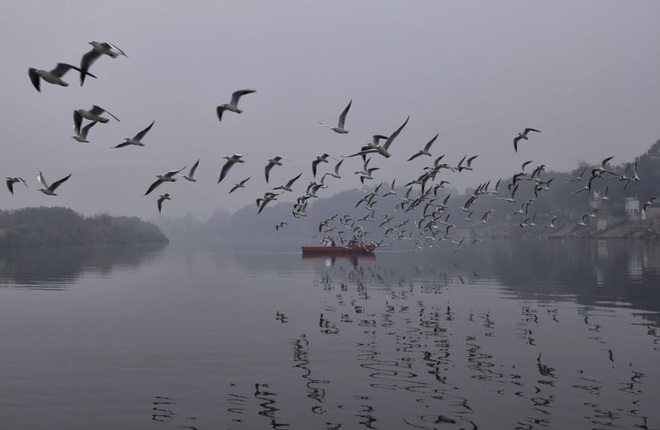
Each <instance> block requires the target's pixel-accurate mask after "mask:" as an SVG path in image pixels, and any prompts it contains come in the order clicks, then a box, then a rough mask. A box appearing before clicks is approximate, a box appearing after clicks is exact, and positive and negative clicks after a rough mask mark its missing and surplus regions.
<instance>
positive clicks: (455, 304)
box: [0, 241, 660, 430]
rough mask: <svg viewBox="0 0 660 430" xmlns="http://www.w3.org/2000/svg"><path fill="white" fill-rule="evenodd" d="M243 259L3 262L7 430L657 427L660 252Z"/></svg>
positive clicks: (557, 249)
mask: <svg viewBox="0 0 660 430" xmlns="http://www.w3.org/2000/svg"><path fill="white" fill-rule="evenodd" d="M249 248H251V250H250V249H247V250H240V249H236V250H226V249H225V250H213V249H197V248H192V247H190V248H187V247H184V246H181V245H176V244H172V245H169V246H168V247H165V248H160V249H153V248H75V249H63V250H62V249H60V250H55V251H54V250H43V251H29V252H27V251H25V252H24V251H12V252H3V253H2V254H0V357H1V358H0V378H1V379H0V381H1V385H0V387H1V388H0V428H3V429H4V428H24V429H119V428H121V429H162V430H166V429H181V428H188V429H200V430H207V429H268V428H274V429H311V428H314V429H359V428H368V429H403V428H411V429H542V428H553V429H591V428H593V429H611V428H622V429H634V428H639V429H660V408H659V407H658V405H659V404H660V365H659V363H660V327H659V322H660V244H658V243H656V242H653V243H649V242H627V241H610V242H608V241H602V242H601V241H592V242H552V241H550V242H546V241H540V242H536V241H535V242H507V241H495V242H488V243H485V242H482V243H478V244H475V245H474V246H471V245H467V246H465V245H463V246H462V248H461V249H460V250H459V251H457V252H454V253H453V252H451V251H449V250H428V251H414V252H412V251H405V252H404V251H400V252H397V251H388V250H382V251H379V252H378V253H377V254H376V255H375V258H371V259H366V258H360V259H357V260H355V259H353V260H351V259H346V258H336V259H334V260H333V259H329V258H312V259H307V258H305V259H303V258H302V257H301V255H300V252H299V250H298V248H297V247H296V246H292V245H286V246H285V247H284V251H282V250H281V248H280V250H276V249H273V250H268V248H267V247H264V246H253V247H249ZM255 249H258V251H254V250H255Z"/></svg>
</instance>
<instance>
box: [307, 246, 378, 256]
mask: <svg viewBox="0 0 660 430" xmlns="http://www.w3.org/2000/svg"><path fill="white" fill-rule="evenodd" d="M374 249H376V245H372V244H368V245H355V246H303V247H302V253H303V254H370V253H372V252H374Z"/></svg>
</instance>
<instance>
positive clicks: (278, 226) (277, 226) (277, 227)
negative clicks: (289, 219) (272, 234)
mask: <svg viewBox="0 0 660 430" xmlns="http://www.w3.org/2000/svg"><path fill="white" fill-rule="evenodd" d="M285 225H288V224H287V223H286V222H284V221H282V222H280V223H278V224H276V225H275V230H276V231H277V230H279V229H281V228H282V227H284V226H285Z"/></svg>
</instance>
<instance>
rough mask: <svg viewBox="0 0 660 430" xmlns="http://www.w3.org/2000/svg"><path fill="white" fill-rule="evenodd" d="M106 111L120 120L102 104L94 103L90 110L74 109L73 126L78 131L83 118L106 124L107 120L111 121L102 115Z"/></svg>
mask: <svg viewBox="0 0 660 430" xmlns="http://www.w3.org/2000/svg"><path fill="white" fill-rule="evenodd" d="M104 113H107V114H108V115H110V116H111V117H113V118H114V119H116V120H117V121H118V122H121V121H119V118H117V117H116V116H114V115H113V114H111V113H110V112H108V111H107V110H105V109H103V108H102V107H100V106H97V105H94V106H92V108H91V109H90V110H85V109H77V110H75V111H73V128H74V130H76V133H77V132H78V131H79V130H80V126H81V125H82V120H83V118H84V119H88V120H90V121H98V122H100V123H102V124H105V123H106V122H108V121H110V120H109V119H108V118H106V117H104V116H101V115H103V114H104Z"/></svg>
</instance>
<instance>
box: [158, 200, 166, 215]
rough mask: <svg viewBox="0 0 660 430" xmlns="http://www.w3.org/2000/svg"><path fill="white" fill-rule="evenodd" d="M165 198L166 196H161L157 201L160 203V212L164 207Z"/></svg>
mask: <svg viewBox="0 0 660 430" xmlns="http://www.w3.org/2000/svg"><path fill="white" fill-rule="evenodd" d="M164 200H165V197H160V198H159V199H158V202H157V203H156V204H157V205H158V213H160V211H161V210H162V209H163V201H164Z"/></svg>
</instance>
